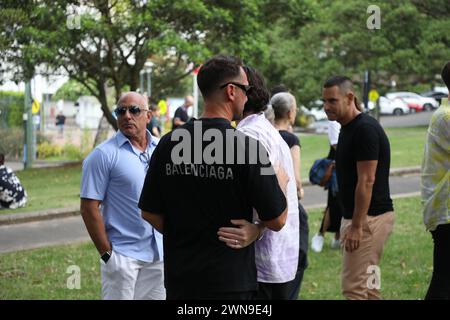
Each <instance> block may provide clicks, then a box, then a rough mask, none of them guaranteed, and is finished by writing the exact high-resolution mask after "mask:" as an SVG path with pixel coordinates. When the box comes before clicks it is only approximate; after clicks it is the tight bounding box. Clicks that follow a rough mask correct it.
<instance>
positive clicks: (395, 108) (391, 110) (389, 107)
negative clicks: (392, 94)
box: [379, 96, 410, 116]
mask: <svg viewBox="0 0 450 320" xmlns="http://www.w3.org/2000/svg"><path fill="white" fill-rule="evenodd" d="M379 103H380V114H393V115H396V116H401V115H404V114H408V113H410V107H409V106H408V104H407V103H406V102H405V101H404V100H402V99H394V100H390V99H388V98H386V97H384V96H383V97H380V101H379Z"/></svg>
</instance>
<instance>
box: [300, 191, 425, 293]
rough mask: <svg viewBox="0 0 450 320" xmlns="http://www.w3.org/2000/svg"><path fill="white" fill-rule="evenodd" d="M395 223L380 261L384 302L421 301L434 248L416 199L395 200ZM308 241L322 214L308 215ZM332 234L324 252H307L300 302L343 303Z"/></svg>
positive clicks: (311, 213) (340, 268)
mask: <svg viewBox="0 0 450 320" xmlns="http://www.w3.org/2000/svg"><path fill="white" fill-rule="evenodd" d="M394 208H395V211H396V221H395V226H394V232H393V233H392V234H391V237H390V238H389V240H388V242H387V244H386V246H385V250H384V253H383V257H382V259H381V264H380V270H381V294H382V296H383V299H386V300H392V299H399V300H406V299H407V300H416V299H423V297H425V294H426V291H427V289H428V284H429V281H430V279H431V272H432V259H433V245H432V239H431V235H430V233H429V232H426V231H425V227H424V225H423V223H422V211H421V208H422V205H421V203H420V198H419V197H414V198H405V199H397V200H394ZM308 213H309V228H310V239H311V237H312V236H313V235H314V234H315V233H316V232H317V231H318V230H319V227H320V222H321V219H322V210H310V211H309V212H308ZM333 236H334V234H333V233H327V235H326V237H325V243H324V247H323V251H322V252H321V253H316V252H313V251H311V250H309V251H308V259H309V266H308V269H306V271H305V275H304V280H303V284H302V289H301V292H300V298H301V299H305V300H317V299H319V300H320V299H343V297H342V295H341V291H340V272H341V270H342V266H341V262H342V256H341V252H340V250H333V249H331V248H330V241H331V239H332V238H333Z"/></svg>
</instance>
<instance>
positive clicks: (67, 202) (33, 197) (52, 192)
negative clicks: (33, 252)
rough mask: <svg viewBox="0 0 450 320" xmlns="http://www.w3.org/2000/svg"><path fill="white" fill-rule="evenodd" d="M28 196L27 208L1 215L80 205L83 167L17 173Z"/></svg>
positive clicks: (39, 169) (2, 212)
mask: <svg viewBox="0 0 450 320" xmlns="http://www.w3.org/2000/svg"><path fill="white" fill-rule="evenodd" d="M16 174H17V176H18V177H19V179H20V182H21V183H22V185H23V186H24V188H25V190H26V191H27V194H28V204H27V206H26V207H25V208H19V209H15V210H11V209H8V210H1V211H0V213H1V214H5V213H17V212H26V211H37V210H42V209H47V208H63V207H70V206H76V205H78V204H79V203H80V198H79V195H80V179H81V166H80V165H79V164H76V165H66V166H64V167H59V168H36V169H28V170H22V171H17V172H16Z"/></svg>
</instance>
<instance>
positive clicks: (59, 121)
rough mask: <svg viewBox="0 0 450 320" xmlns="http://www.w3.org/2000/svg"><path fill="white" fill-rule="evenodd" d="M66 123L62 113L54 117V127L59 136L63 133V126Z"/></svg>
mask: <svg viewBox="0 0 450 320" xmlns="http://www.w3.org/2000/svg"><path fill="white" fill-rule="evenodd" d="M65 123H66V116H65V115H63V113H62V111H60V112H59V113H58V115H57V116H56V122H55V125H56V126H57V127H58V132H59V134H61V135H62V134H63V132H64V124H65Z"/></svg>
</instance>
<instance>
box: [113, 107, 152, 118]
mask: <svg viewBox="0 0 450 320" xmlns="http://www.w3.org/2000/svg"><path fill="white" fill-rule="evenodd" d="M127 110H128V112H129V113H130V114H132V115H139V114H140V113H141V111H148V110H147V109H141V108H139V107H138V106H129V107H117V108H116V109H115V110H114V113H115V114H116V116H123V115H124V114H125V113H126V112H127Z"/></svg>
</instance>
